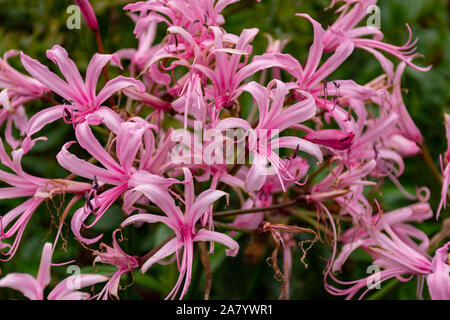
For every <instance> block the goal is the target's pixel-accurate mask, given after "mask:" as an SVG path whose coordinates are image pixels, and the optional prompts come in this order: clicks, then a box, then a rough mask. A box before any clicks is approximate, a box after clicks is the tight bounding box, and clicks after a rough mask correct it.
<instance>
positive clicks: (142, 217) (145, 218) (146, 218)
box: [120, 213, 176, 228]
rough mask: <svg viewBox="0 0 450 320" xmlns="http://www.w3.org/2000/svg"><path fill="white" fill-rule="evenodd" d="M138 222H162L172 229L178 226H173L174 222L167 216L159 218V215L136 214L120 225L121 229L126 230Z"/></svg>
mask: <svg viewBox="0 0 450 320" xmlns="http://www.w3.org/2000/svg"><path fill="white" fill-rule="evenodd" d="M137 222H145V223H156V222H162V223H164V224H166V225H167V226H169V227H171V228H176V225H175V224H173V222H172V221H171V220H170V218H168V217H166V216H159V215H156V214H150V213H139V214H134V215H132V216H130V217H128V218H126V219H125V220H124V221H123V222H122V223H121V224H120V227H122V228H125V227H126V226H129V225H130V224H134V223H137Z"/></svg>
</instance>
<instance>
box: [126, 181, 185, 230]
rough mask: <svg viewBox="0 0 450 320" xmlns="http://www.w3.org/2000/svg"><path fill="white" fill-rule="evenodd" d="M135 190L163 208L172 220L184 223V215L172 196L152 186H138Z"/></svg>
mask: <svg viewBox="0 0 450 320" xmlns="http://www.w3.org/2000/svg"><path fill="white" fill-rule="evenodd" d="M134 190H136V191H140V192H142V193H143V194H144V195H145V196H146V197H147V198H149V199H150V201H152V202H153V203H154V204H156V205H157V206H158V207H159V208H161V210H162V211H164V213H165V214H166V215H167V216H168V217H169V218H170V219H173V220H174V221H179V222H182V221H184V216H183V213H182V212H181V210H180V208H178V207H177V206H176V205H175V201H174V200H173V198H172V197H171V196H170V194H169V192H167V191H164V190H162V189H161V188H159V187H158V186H154V185H150V184H144V185H140V186H137V187H136V188H134Z"/></svg>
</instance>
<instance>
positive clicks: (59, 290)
mask: <svg viewBox="0 0 450 320" xmlns="http://www.w3.org/2000/svg"><path fill="white" fill-rule="evenodd" d="M51 265H52V244H51V243H49V242H47V243H46V244H45V245H44V248H43V249H42V257H41V264H40V265H39V271H38V274H37V277H36V278H35V277H33V276H32V275H30V274H28V273H9V274H8V275H6V276H5V277H4V278H2V279H0V287H3V288H11V289H14V290H17V291H20V292H22V294H23V295H24V296H25V297H27V298H28V299H31V300H44V289H45V287H46V286H47V285H48V284H49V283H50V268H51ZM77 277H79V278H77ZM107 280H108V278H107V277H105V276H102V275H99V274H81V275H78V276H76V275H75V276H70V277H68V278H66V279H64V280H63V281H61V282H60V283H59V284H57V285H56V286H55V288H54V289H53V290H52V291H50V293H49V294H48V296H47V299H48V300H85V299H88V298H89V297H90V294H89V293H86V292H81V291H78V289H81V288H84V287H88V286H91V285H94V284H96V283H100V282H104V281H107Z"/></svg>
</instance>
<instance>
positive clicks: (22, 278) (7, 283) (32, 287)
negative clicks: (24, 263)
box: [0, 273, 43, 300]
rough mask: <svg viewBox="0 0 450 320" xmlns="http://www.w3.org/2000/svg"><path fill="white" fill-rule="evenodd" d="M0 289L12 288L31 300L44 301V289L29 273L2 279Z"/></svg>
mask: <svg viewBox="0 0 450 320" xmlns="http://www.w3.org/2000/svg"><path fill="white" fill-rule="evenodd" d="M0 287H2V288H11V289H14V290H17V291H20V292H22V294H23V295H24V296H25V297H27V298H28V299H31V300H42V299H43V297H42V294H43V288H42V287H41V286H39V283H38V282H37V280H36V279H35V278H34V277H32V276H31V275H29V274H28V273H10V274H7V275H6V276H5V277H4V278H2V279H0Z"/></svg>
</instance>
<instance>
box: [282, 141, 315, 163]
mask: <svg viewBox="0 0 450 320" xmlns="http://www.w3.org/2000/svg"><path fill="white" fill-rule="evenodd" d="M278 146H279V147H280V148H289V149H294V150H295V149H296V148H297V147H298V149H299V150H301V151H304V152H307V153H309V154H311V155H313V156H314V157H316V158H317V160H319V162H322V161H323V155H322V151H320V148H319V147H318V146H317V145H315V144H314V143H312V142H309V141H307V140H305V139H302V138H298V137H281V138H279V139H278Z"/></svg>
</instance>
